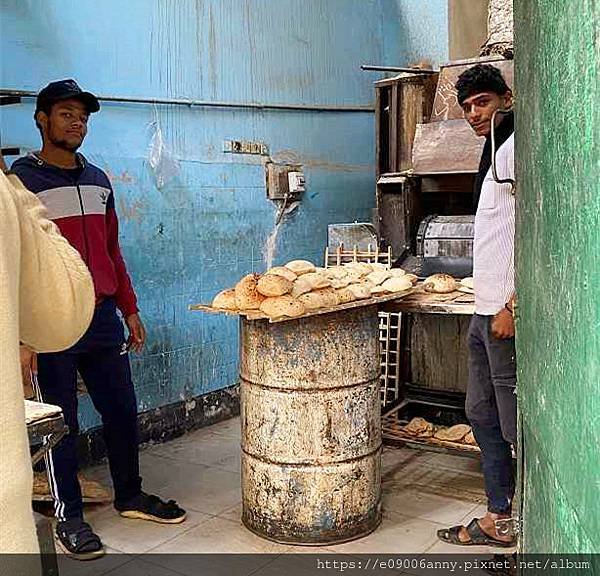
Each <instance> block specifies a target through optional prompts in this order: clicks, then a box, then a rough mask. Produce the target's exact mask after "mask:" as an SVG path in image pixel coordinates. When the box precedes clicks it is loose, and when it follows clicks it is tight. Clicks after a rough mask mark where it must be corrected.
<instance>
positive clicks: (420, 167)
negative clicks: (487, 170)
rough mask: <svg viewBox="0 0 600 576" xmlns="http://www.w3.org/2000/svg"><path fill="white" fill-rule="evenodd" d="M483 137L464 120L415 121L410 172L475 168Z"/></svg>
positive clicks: (429, 172)
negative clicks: (416, 122)
mask: <svg viewBox="0 0 600 576" xmlns="http://www.w3.org/2000/svg"><path fill="white" fill-rule="evenodd" d="M484 143H485V138H480V137H478V136H477V135H476V134H475V132H473V129H472V128H471V127H470V126H469V124H468V123H467V121H466V120H443V121H441V122H430V123H429V124H419V125H417V130H416V133H415V143H414V147H413V174H415V175H427V174H452V173H465V172H472V173H475V172H477V170H478V168H479V161H480V159H481V152H482V151H483V145H484Z"/></svg>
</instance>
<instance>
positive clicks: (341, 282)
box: [331, 278, 350, 289]
mask: <svg viewBox="0 0 600 576" xmlns="http://www.w3.org/2000/svg"><path fill="white" fill-rule="evenodd" d="M348 284H350V280H349V279H348V278H332V279H331V287H332V288H335V289H339V288H345V287H346V286H348Z"/></svg>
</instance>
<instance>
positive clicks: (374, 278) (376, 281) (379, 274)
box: [366, 270, 391, 286]
mask: <svg viewBox="0 0 600 576" xmlns="http://www.w3.org/2000/svg"><path fill="white" fill-rule="evenodd" d="M390 276H391V274H390V271H389V270H375V271H374V272H370V273H369V274H367V276H366V279H367V281H368V282H371V284H373V285H374V286H379V285H380V284H383V283H384V282H385V281H386V280H387V279H388V278H390Z"/></svg>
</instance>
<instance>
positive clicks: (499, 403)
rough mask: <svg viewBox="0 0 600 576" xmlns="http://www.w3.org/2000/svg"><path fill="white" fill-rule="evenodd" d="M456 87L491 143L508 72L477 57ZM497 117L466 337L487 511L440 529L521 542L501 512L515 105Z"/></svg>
mask: <svg viewBox="0 0 600 576" xmlns="http://www.w3.org/2000/svg"><path fill="white" fill-rule="evenodd" d="M456 90H457V97H458V101H459V104H460V105H461V106H462V108H463V111H464V115H465V118H466V120H467V121H468V122H469V124H470V125H471V127H472V128H473V130H474V131H475V133H476V134H477V135H478V136H485V137H486V149H487V150H488V151H489V150H490V149H491V145H490V139H491V130H492V116H493V114H494V112H495V111H496V110H506V109H509V108H510V107H511V106H512V93H511V91H510V89H509V88H508V86H507V84H506V82H505V80H504V78H503V77H502V74H501V73H500V71H499V70H498V69H497V68H495V67H494V66H491V65H489V64H483V65H482V64H478V65H476V66H473V67H472V68H469V69H468V70H466V71H465V72H463V73H462V74H461V75H460V77H459V78H458V81H457V83H456ZM494 122H495V127H496V128H495V130H494V134H497V133H500V134H502V138H501V139H499V138H495V140H496V145H497V147H498V146H499V147H498V148H497V153H496V170H497V174H496V176H497V180H499V181H504V183H501V182H498V181H496V180H495V179H494V176H493V170H492V167H491V166H490V164H491V162H493V159H492V158H491V154H490V155H489V162H488V163H487V165H486V163H485V162H484V160H485V154H486V152H485V150H484V157H482V164H481V166H480V171H481V172H482V173H481V174H480V175H479V177H478V180H479V182H480V196H479V198H478V201H477V213H476V216H475V239H474V244H473V278H474V289H475V315H474V316H473V319H472V321H471V326H470V329H469V337H468V344H469V385H468V389H467V402H466V412H467V417H468V419H469V421H470V423H471V426H472V428H473V433H474V435H475V439H476V440H477V443H478V444H479V447H480V448H481V460H482V469H483V475H484V480H485V489H486V495H487V499H488V511H487V513H486V515H485V516H484V517H483V518H479V519H477V518H474V519H473V520H472V521H471V522H470V523H469V524H468V525H467V526H454V527H452V528H449V529H444V530H439V531H438V537H439V538H440V539H441V540H443V541H444V542H448V543H451V544H457V545H461V546H472V545H488V546H499V547H510V546H514V545H515V541H514V536H513V535H512V534H511V533H508V534H507V533H506V531H504V530H503V529H502V527H503V526H504V525H505V524H506V523H503V522H502V520H505V519H508V518H511V517H512V499H513V496H514V487H515V473H514V465H513V459H512V450H511V445H514V444H516V441H517V424H516V422H517V396H516V385H517V373H516V361H515V356H516V353H515V340H514V335H515V326H514V318H513V310H514V300H515V272H514V246H515V242H514V236H515V197H514V186H513V183H514V178H515V176H514V134H513V130H512V113H509V114H508V115H506V114H502V113H498V114H496V117H495V118H494ZM498 140H500V141H498ZM482 167H483V169H484V170H485V172H484V171H483V170H481V169H482ZM499 521H500V522H499Z"/></svg>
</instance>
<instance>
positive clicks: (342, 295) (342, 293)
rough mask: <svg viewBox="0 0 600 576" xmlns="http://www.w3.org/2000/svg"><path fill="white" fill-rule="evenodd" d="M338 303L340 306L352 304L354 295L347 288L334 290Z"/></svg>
mask: <svg viewBox="0 0 600 576" xmlns="http://www.w3.org/2000/svg"><path fill="white" fill-rule="evenodd" d="M335 293H336V294H337V298H338V302H339V303H340V304H349V303H350V302H354V300H355V298H354V294H352V290H348V288H340V289H339V290H336V291H335Z"/></svg>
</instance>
